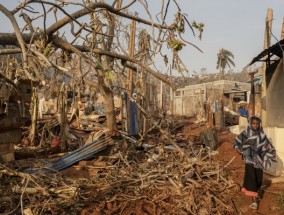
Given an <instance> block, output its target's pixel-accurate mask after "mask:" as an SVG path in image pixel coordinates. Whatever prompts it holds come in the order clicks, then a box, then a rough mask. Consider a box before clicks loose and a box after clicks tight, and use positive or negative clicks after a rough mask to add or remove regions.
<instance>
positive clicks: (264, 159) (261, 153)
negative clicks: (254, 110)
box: [234, 116, 276, 170]
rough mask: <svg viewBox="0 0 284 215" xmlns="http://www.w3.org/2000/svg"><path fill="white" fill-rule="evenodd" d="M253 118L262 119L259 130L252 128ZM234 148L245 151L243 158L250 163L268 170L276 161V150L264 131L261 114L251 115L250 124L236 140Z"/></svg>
mask: <svg viewBox="0 0 284 215" xmlns="http://www.w3.org/2000/svg"><path fill="white" fill-rule="evenodd" d="M252 118H257V119H259V121H260V127H259V129H258V130H256V131H253V130H252V129H251V121H252ZM234 148H235V149H239V150H241V151H242V152H243V159H244V160H245V162H246V163H248V164H253V165H254V167H255V168H258V169H263V170H267V169H268V168H269V167H270V166H271V164H272V162H276V160H275V159H276V151H275V148H274V147H273V145H272V144H271V142H270V141H269V140H268V138H267V136H266V135H265V133H264V131H263V127H262V125H261V119H260V117H259V116H251V117H250V118H249V121H248V126H247V128H246V129H245V130H243V131H242V132H241V133H240V134H239V135H238V136H237V137H236V139H235V141H234Z"/></svg>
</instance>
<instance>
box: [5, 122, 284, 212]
mask: <svg viewBox="0 0 284 215" xmlns="http://www.w3.org/2000/svg"><path fill="white" fill-rule="evenodd" d="M183 125H184V126H183V128H182V129H181V130H179V131H178V133H179V134H181V135H180V136H181V137H182V136H184V137H186V138H188V139H190V140H191V141H192V142H194V143H198V142H200V138H199V135H200V132H202V131H203V130H205V129H207V127H206V126H205V125H202V126H199V125H196V124H194V119H193V118H188V119H184V121H183ZM218 139H219V147H218V148H217V149H216V151H217V154H216V155H214V156H213V159H214V161H216V162H220V166H226V170H228V171H227V172H229V178H230V179H232V180H234V181H235V182H236V183H237V184H238V185H239V191H236V193H234V194H233V195H234V199H233V203H234V205H235V208H236V211H238V214H243V215H249V214H252V215H253V214H259V215H270V214H271V215H281V214H283V215H284V179H283V180H282V181H283V182H282V183H271V180H272V179H273V177H272V176H269V175H267V174H265V175H264V182H263V187H262V192H261V194H260V195H261V197H262V199H261V202H260V206H259V209H258V210H256V211H253V210H251V209H249V207H248V205H249V204H250V203H251V201H252V200H251V199H250V198H249V197H247V196H245V195H244V194H242V193H241V192H240V188H241V186H242V181H243V175H244V162H243V160H242V159H241V156H240V155H239V154H238V153H237V152H235V150H234V149H233V147H232V142H233V140H234V139H235V135H234V134H232V133H230V131H229V129H228V128H227V129H226V130H224V131H218ZM108 154H109V150H107V151H105V152H104V153H103V155H104V156H108ZM136 156H137V154H136ZM141 156H143V153H142V152H141ZM22 161H23V162H25V163H26V165H28V161H30V162H34V161H33V159H32V158H30V159H26V161H25V160H24V158H23V160H22ZM86 162H88V161H86ZM90 162H91V161H90ZM96 162H100V161H99V160H98V159H96ZM228 163H229V164H228ZM78 167H80V163H79V164H76V165H73V166H72V167H70V168H67V169H65V170H63V171H61V174H62V175H64V177H69V178H73V179H76V178H91V177H93V176H94V175H98V171H99V170H98V169H94V170H93V171H92V172H90V170H88V169H85V168H82V167H81V168H78ZM280 181H281V180H280ZM9 183H10V182H9ZM95 184H96V183H95ZM95 184H94V187H93V191H91V193H93V192H94V196H96V195H95V194H96V192H97V191H96V189H99V188H98V187H97V188H96V186H95ZM153 192H154V191H153ZM122 194H123V195H126V196H129V197H130V196H131V195H132V193H122ZM152 195H153V196H154V195H158V193H152ZM169 196H170V194H169ZM0 197H1V195H0ZM279 197H282V198H283V199H280V200H281V201H282V204H283V205H282V207H281V205H279V203H277V201H278V202H279ZM100 198H102V199H100ZM105 198H106V197H105V196H99V197H98V199H97V198H96V199H95V200H94V201H92V200H90V201H89V203H86V204H85V207H82V210H81V211H80V212H79V211H77V213H76V214H81V215H87V214H88V215H89V214H91V215H97V214H105V213H102V210H98V209H99V208H109V207H110V208H111V207H115V205H114V206H113V205H102V204H103V203H102V202H104V200H105ZM101 200H102V201H101ZM108 204H109V203H108ZM148 204H150V203H149V202H147V201H145V200H143V198H142V197H141V200H139V199H137V201H134V202H133V205H129V207H128V208H125V210H124V212H123V214H152V213H151V210H150V209H151V207H152V206H151V205H148ZM166 206H167V205H166ZM110 210H111V209H110ZM172 210H173V209H172V208H170V207H169V214H173V213H172ZM143 211H144V212H145V213H144V212H143ZM142 212H143V213H142ZM174 214H176V213H174ZM177 214H178V213H177Z"/></svg>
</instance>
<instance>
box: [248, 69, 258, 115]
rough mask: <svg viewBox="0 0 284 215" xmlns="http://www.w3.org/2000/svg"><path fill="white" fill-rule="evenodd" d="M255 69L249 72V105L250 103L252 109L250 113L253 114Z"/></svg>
mask: <svg viewBox="0 0 284 215" xmlns="http://www.w3.org/2000/svg"><path fill="white" fill-rule="evenodd" d="M256 72H257V71H254V72H251V73H249V74H250V84H251V105H252V110H251V114H252V115H255V89H254V74H255V73H256Z"/></svg>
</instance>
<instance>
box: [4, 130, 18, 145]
mask: <svg viewBox="0 0 284 215" xmlns="http://www.w3.org/2000/svg"><path fill="white" fill-rule="evenodd" d="M21 141H22V139H21V130H20V129H15V130H10V131H4V132H2V131H1V133H0V145H1V144H5V143H14V144H17V143H21Z"/></svg>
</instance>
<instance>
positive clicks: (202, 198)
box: [0, 135, 239, 214]
mask: <svg viewBox="0 0 284 215" xmlns="http://www.w3.org/2000/svg"><path fill="white" fill-rule="evenodd" d="M146 143H147V144H146ZM146 143H145V146H144V147H143V148H140V149H137V148H136V147H135V145H133V143H132V144H130V145H129V144H127V143H126V142H125V140H120V141H116V142H115V144H114V145H113V146H112V150H111V152H108V153H109V154H108V155H101V156H99V157H96V158H95V159H93V160H89V161H85V162H81V163H79V165H77V166H75V167H76V169H73V171H72V173H70V172H69V173H68V172H65V173H64V171H63V172H62V173H54V174H46V173H44V171H43V170H44V169H42V164H41V162H39V161H38V163H37V164H35V163H34V162H33V161H31V162H32V163H28V162H25V163H24V164H23V163H21V161H17V162H15V163H13V164H10V165H9V167H10V168H8V166H4V165H1V170H0V173H1V189H2V190H1V191H2V192H1V196H0V198H1V200H2V201H1V202H3V203H1V204H2V205H1V212H2V213H3V212H5V213H7V212H10V211H11V210H13V209H14V210H15V211H18V212H19V211H20V210H21V207H20V206H22V207H24V208H26V207H27V206H28V209H29V210H31V211H32V212H33V213H34V214H40V213H41V212H42V213H44V214H64V213H66V214H77V213H79V212H80V211H82V210H83V209H84V208H85V209H84V210H83V211H82V214H92V211H97V212H98V211H100V212H104V214H119V213H122V214H131V213H136V214H139V213H142V212H144V213H148V214H165V213H167V214H234V213H235V210H236V209H235V206H234V203H233V201H232V197H233V196H232V195H233V193H234V192H235V191H237V190H239V186H238V185H237V184H235V182H234V181H233V180H232V179H231V178H230V177H229V174H228V172H227V170H226V168H224V167H223V166H220V164H219V163H218V162H216V161H213V160H212V156H213V153H212V152H211V151H210V150H209V149H208V148H207V149H206V148H204V147H203V146H202V145H199V144H194V143H192V142H191V141H190V142H188V141H185V142H181V143H179V144H178V145H179V146H180V147H182V152H184V154H181V153H180V152H179V151H177V150H176V148H175V147H173V146H172V145H171V144H170V142H169V141H168V140H167V139H166V138H161V137H157V136H155V135H154V136H153V135H151V136H150V137H148V138H147V141H146ZM23 167H26V168H27V167H29V168H37V169H39V171H38V173H37V174H33V175H30V174H26V173H23V172H20V171H16V169H17V168H18V169H19V168H20V170H22V169H23ZM73 168H74V167H73ZM12 169H13V170H12ZM83 170H87V172H88V177H82V178H79V173H80V171H83ZM4 187H6V188H5V190H4ZM8 193H9V194H11V193H12V195H9V197H7V196H8V195H7V194H8Z"/></svg>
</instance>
